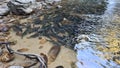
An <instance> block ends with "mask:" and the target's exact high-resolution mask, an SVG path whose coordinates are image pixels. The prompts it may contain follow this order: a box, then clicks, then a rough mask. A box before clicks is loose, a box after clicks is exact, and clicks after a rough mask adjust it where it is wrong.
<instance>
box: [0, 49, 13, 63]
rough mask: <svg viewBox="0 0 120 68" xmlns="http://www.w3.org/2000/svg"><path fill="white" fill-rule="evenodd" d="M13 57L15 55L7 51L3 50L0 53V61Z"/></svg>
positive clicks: (7, 60)
mask: <svg viewBox="0 0 120 68" xmlns="http://www.w3.org/2000/svg"><path fill="white" fill-rule="evenodd" d="M14 58H15V56H14V55H13V54H10V53H9V52H7V51H4V52H3V53H2V54H1V55H0V62H9V61H11V60H13V59H14Z"/></svg>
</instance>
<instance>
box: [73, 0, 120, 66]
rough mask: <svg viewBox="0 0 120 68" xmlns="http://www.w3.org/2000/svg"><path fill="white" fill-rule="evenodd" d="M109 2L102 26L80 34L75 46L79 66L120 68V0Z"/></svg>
mask: <svg viewBox="0 0 120 68" xmlns="http://www.w3.org/2000/svg"><path fill="white" fill-rule="evenodd" d="M108 3H109V4H108V5H107V9H106V10H105V12H104V14H103V15H101V20H100V21H101V22H102V25H101V28H100V29H98V30H97V31H96V32H94V33H93V34H89V35H80V36H78V39H79V40H80V42H79V43H78V44H76V45H75V47H74V49H75V50H76V52H77V59H78V62H77V63H76V65H77V67H78V68H120V45H119V44H120V20H119V19H120V0H108ZM84 38H87V39H88V40H85V39H84Z"/></svg>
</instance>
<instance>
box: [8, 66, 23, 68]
mask: <svg viewBox="0 0 120 68" xmlns="http://www.w3.org/2000/svg"><path fill="white" fill-rule="evenodd" d="M8 68H24V67H22V66H10V67H8Z"/></svg>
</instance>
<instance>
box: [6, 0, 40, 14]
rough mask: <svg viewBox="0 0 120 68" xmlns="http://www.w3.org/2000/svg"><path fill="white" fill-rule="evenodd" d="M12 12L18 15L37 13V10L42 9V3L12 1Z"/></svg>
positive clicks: (32, 0)
mask: <svg viewBox="0 0 120 68" xmlns="http://www.w3.org/2000/svg"><path fill="white" fill-rule="evenodd" d="M7 5H8V7H9V8H10V11H11V12H12V13H14V14H17V15H26V14H30V13H32V12H34V11H35V9H36V8H37V9H38V8H39V9H41V7H42V4H41V2H36V1H35V0H11V1H9V2H8V4H7Z"/></svg>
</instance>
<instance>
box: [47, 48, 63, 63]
mask: <svg viewBox="0 0 120 68" xmlns="http://www.w3.org/2000/svg"><path fill="white" fill-rule="evenodd" d="M60 50H61V47H60V46H53V47H52V48H51V49H50V50H49V52H48V64H50V63H51V62H54V61H55V59H56V58H57V56H58V54H59V52H60Z"/></svg>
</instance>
